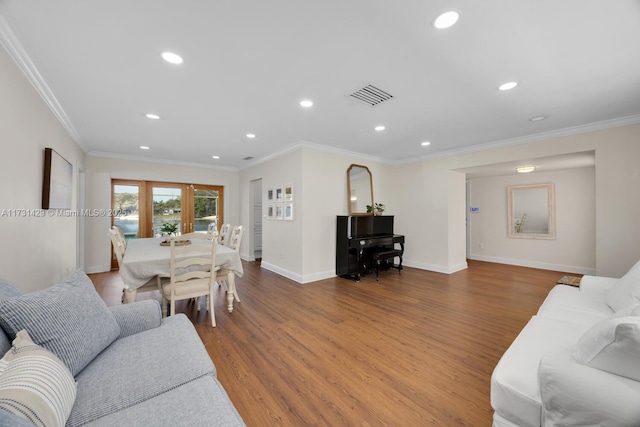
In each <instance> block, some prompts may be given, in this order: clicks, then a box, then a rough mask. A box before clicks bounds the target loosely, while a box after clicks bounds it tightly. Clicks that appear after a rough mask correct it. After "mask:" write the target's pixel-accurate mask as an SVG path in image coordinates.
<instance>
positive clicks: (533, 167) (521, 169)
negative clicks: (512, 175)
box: [516, 166, 536, 173]
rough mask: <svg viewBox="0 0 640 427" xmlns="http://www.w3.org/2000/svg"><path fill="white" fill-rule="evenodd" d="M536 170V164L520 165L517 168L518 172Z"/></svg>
mask: <svg viewBox="0 0 640 427" xmlns="http://www.w3.org/2000/svg"><path fill="white" fill-rule="evenodd" d="M534 170H536V167H535V166H518V167H517V168H516V172H518V173H529V172H533V171H534Z"/></svg>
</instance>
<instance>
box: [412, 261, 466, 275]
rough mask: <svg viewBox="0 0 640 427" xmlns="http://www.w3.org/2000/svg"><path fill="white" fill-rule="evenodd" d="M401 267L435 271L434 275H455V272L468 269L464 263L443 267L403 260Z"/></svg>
mask: <svg viewBox="0 0 640 427" xmlns="http://www.w3.org/2000/svg"><path fill="white" fill-rule="evenodd" d="M402 265H403V266H407V267H413V268H419V269H420V270H428V271H435V272H436V273H444V274H452V273H455V272H456V271H460V270H464V269H465V268H467V267H468V265H467V263H466V261H465V262H462V263H460V264H454V265H449V266H445V265H437V264H428V263H425V262H416V261H411V260H403V261H402Z"/></svg>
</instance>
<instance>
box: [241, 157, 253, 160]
mask: <svg viewBox="0 0 640 427" xmlns="http://www.w3.org/2000/svg"><path fill="white" fill-rule="evenodd" d="M251 159H253V156H248V157H245V158H244V159H242V160H251Z"/></svg>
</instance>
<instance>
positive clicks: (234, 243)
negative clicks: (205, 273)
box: [218, 225, 244, 302]
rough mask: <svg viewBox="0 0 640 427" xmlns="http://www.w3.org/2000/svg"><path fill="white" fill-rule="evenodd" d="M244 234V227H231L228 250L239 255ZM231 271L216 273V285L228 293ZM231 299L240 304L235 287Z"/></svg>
mask: <svg viewBox="0 0 640 427" xmlns="http://www.w3.org/2000/svg"><path fill="white" fill-rule="evenodd" d="M243 234H244V227H243V226H241V225H237V226H235V227H233V230H232V231H231V235H230V237H229V244H228V245H227V246H228V247H229V248H231V249H233V250H234V251H236V252H238V253H240V245H241V244H242V235H243ZM233 274H234V273H233V271H231V270H229V269H226V268H223V269H220V271H218V283H219V284H220V285H221V286H222V287H224V289H225V291H227V292H229V280H233V278H229V275H233ZM233 297H234V298H235V300H236V301H238V302H240V297H239V296H238V290H237V288H236V287H234V289H233Z"/></svg>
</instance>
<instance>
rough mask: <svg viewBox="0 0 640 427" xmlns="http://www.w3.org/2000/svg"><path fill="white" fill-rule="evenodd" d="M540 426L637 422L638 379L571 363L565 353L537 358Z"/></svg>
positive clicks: (625, 426)
mask: <svg viewBox="0 0 640 427" xmlns="http://www.w3.org/2000/svg"><path fill="white" fill-rule="evenodd" d="M539 381H540V390H541V397H542V408H543V410H542V426H543V427H552V426H553V427H559V426H602V427H631V426H635V427H637V426H639V425H640V405H638V402H640V382H637V381H633V380H629V379H627V378H622V377H619V376H617V375H611V374H608V373H606V372H603V371H600V370H597V369H593V368H590V367H588V366H584V365H580V364H577V363H575V362H573V361H572V360H571V359H570V356H569V355H568V354H567V353H552V354H550V355H545V356H543V358H542V360H541V361H540V368H539Z"/></svg>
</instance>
